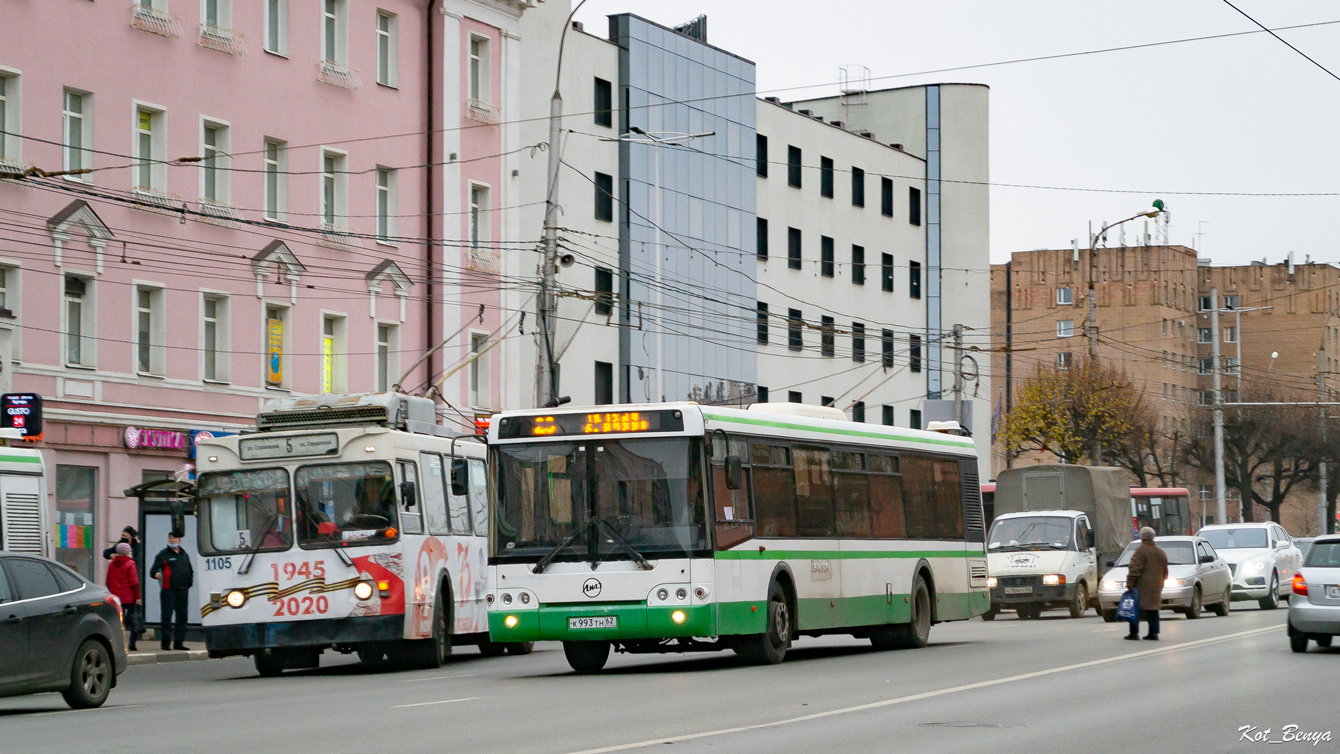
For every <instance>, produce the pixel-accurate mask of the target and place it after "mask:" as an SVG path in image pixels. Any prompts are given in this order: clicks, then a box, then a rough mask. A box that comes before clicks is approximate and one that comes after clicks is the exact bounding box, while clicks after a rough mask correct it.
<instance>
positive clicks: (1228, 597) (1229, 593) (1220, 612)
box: [1210, 587, 1233, 618]
mask: <svg viewBox="0 0 1340 754" xmlns="http://www.w3.org/2000/svg"><path fill="white" fill-rule="evenodd" d="M1232 603H1233V588H1232V587H1229V588H1228V589H1225V590H1224V600H1223V602H1220V603H1218V604H1216V605H1215V606H1214V607H1212V608H1210V609H1211V610H1213V611H1214V614H1215V615H1217V616H1219V617H1220V618H1223V617H1225V616H1227V615H1228V606H1229V605H1230V604H1232Z"/></svg>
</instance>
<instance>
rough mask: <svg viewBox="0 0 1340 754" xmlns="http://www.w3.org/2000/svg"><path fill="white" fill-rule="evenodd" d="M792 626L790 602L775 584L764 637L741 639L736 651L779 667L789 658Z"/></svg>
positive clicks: (756, 636) (782, 590)
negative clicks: (787, 654)
mask: <svg viewBox="0 0 1340 754" xmlns="http://www.w3.org/2000/svg"><path fill="white" fill-rule="evenodd" d="M792 626H793V618H792V616H791V602H790V600H788V599H787V594H786V590H785V589H783V588H782V585H781V584H778V583H777V582H775V581H774V582H772V586H771V587H770V588H769V589H768V623H767V628H766V629H765V630H764V632H763V633H761V634H754V635H752V636H744V637H741V638H740V643H739V644H736V645H735V652H736V654H738V655H740V656H741V657H743V658H745V660H747V661H749V662H752V663H756V664H758V665H776V664H777V663H779V662H781V661H782V660H784V659H786V649H787V647H789V646H790V645H791V635H792V633H791V632H792ZM872 641H873V639H872Z"/></svg>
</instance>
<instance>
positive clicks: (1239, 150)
mask: <svg viewBox="0 0 1340 754" xmlns="http://www.w3.org/2000/svg"><path fill="white" fill-rule="evenodd" d="M1233 2H1234V4H1235V5H1237V6H1238V7H1239V8H1241V9H1242V10H1244V11H1246V12H1247V13H1249V14H1251V15H1252V16H1253V17H1255V18H1256V20H1258V21H1260V22H1261V23H1263V24H1265V25H1266V26H1268V27H1271V28H1277V27H1280V26H1286V25H1295V24H1306V23H1316V22H1322V21H1340V3H1337V2H1335V1H1334V0H1329V1H1323V0H1288V1H1287V2H1277V1H1276V2H1267V1H1266V0H1233ZM621 12H632V13H637V14H638V15H641V16H644V17H646V18H649V19H651V20H653V21H656V22H658V23H663V24H666V25H674V24H678V23H682V22H684V21H688V20H690V19H692V18H693V17H695V16H697V15H698V14H700V13H702V14H706V15H707V17H708V41H709V42H711V43H712V44H714V45H716V46H718V47H722V48H724V49H726V50H729V51H731V52H734V53H736V54H739V55H741V56H743V57H746V58H749V59H751V60H753V61H754V62H755V63H757V64H758V87H759V91H760V92H761V93H762V92H765V91H766V90H776V89H784V88H790V87H798V86H803V85H817V86H815V87H813V88H809V89H796V90H791V91H783V92H773V93H775V94H776V95H777V96H780V97H782V98H783V99H788V98H789V99H796V98H800V97H808V96H815V95H819V94H832V93H835V92H836V90H837V87H836V81H837V76H838V69H839V66H841V65H843V64H849V63H858V64H861V65H864V66H867V67H869V68H870V70H871V75H872V76H874V77H876V81H875V82H874V83H873V88H880V87H883V86H902V85H909V84H919V83H930V82H935V81H956V82H974V83H985V84H988V85H990V87H991V102H990V106H991V116H990V117H991V145H990V149H991V180H992V182H993V183H995V184H1005V183H1014V184H1030V185H1042V186H1055V187H1063V188H1067V189H1122V190H1133V191H1137V192H1139V193H1131V194H1120V193H1097V192H1091V191H1077V190H1059V191H1058V190H1041V189H1032V188H1011V187H1007V186H1001V185H995V186H993V187H992V189H991V258H992V261H995V262H999V261H1003V260H1005V259H1007V258H1008V256H1009V253H1010V252H1011V251H1020V250H1028V249H1036V248H1058V247H1068V246H1069V245H1070V239H1072V238H1076V237H1079V238H1081V239H1084V238H1085V237H1086V234H1087V230H1088V224H1089V222H1090V221H1093V222H1094V224H1095V227H1096V226H1097V225H1098V223H1099V222H1101V221H1103V220H1108V221H1115V220H1119V219H1121V218H1124V217H1128V216H1130V215H1133V214H1135V213H1137V212H1140V211H1142V210H1144V209H1145V208H1147V207H1148V206H1149V204H1150V202H1151V201H1153V200H1154V199H1155V198H1162V199H1163V200H1164V202H1165V203H1167V205H1168V207H1169V209H1170V210H1171V211H1172V229H1171V240H1172V242H1173V243H1181V244H1187V245H1191V246H1195V247H1196V248H1197V249H1199V250H1200V252H1201V256H1209V257H1211V258H1212V259H1213V260H1214V262H1215V263H1216V264H1245V263H1246V262H1248V261H1250V260H1252V259H1261V258H1262V257H1266V258H1268V259H1269V260H1270V261H1271V262H1276V261H1279V260H1280V259H1282V258H1283V257H1284V255H1285V254H1286V253H1287V252H1288V251H1291V250H1292V251H1294V252H1295V256H1296V258H1297V259H1298V260H1299V261H1302V259H1303V258H1304V255H1306V254H1311V255H1312V257H1313V259H1316V260H1321V261H1327V262H1337V261H1340V259H1338V257H1340V254H1337V243H1336V238H1335V237H1336V229H1335V227H1334V226H1333V224H1332V221H1333V217H1334V216H1335V215H1336V208H1337V206H1340V196H1332V197H1259V196H1258V197H1250V196H1247V197H1244V196H1187V195H1179V194H1176V193H1174V192H1178V191H1181V192H1254V193H1267V192H1275V193H1299V192H1337V193H1340V149H1337V138H1340V136H1338V135H1337V133H1336V130H1337V129H1336V121H1337V115H1340V81H1337V80H1336V79H1334V78H1331V77H1330V76H1329V75H1327V73H1326V72H1324V71H1322V70H1320V69H1318V68H1317V67H1315V66H1313V64H1312V63H1309V62H1308V61H1307V60H1306V59H1304V58H1303V57H1301V56H1300V55H1298V53H1296V52H1294V51H1293V50H1290V49H1289V48H1288V47H1287V46H1285V45H1284V44H1282V43H1281V42H1279V41H1278V40H1276V39H1274V38H1272V37H1271V36H1270V35H1268V34H1265V33H1264V32H1262V33H1259V34H1253V35H1250V36H1240V37H1234V38H1230V39H1218V40H1209V41H1199V42H1186V43H1182V44H1175V45H1168V46H1163V47H1157V48H1153V49H1143V50H1133V51H1123V52H1109V53H1104V54H1099V55H1091V56H1085V57H1078V58H1067V59H1061V60H1048V61H1040V62H1028V63H1017V64H1013V65H1004V66H996V67H989V68H978V69H972V70H966V71H959V72H954V73H944V74H935V75H929V76H913V77H900V78H889V79H884V80H879V79H878V77H881V76H895V75H897V74H906V73H913V72H916V71H924V70H930V69H937V68H947V67H951V66H962V65H972V64H979V63H989V62H995V61H1004V60H1012V59H1017V58H1026V57H1035V56H1041V55H1054V54H1059V53H1067V52H1078V51H1084V50H1095V49H1102V48H1109V47H1118V46H1123V45H1133V44H1143V43H1149V42H1160V41H1165V40H1176V39H1185V38H1189V37H1201V36H1207V35H1213V34H1224V33H1231V32H1238V31H1247V30H1251V29H1255V28H1257V27H1255V26H1254V25H1252V23H1251V22H1250V21H1248V20H1247V19H1246V18H1243V17H1242V16H1240V15H1239V14H1238V13H1237V12H1236V11H1234V10H1233V8H1231V7H1229V6H1228V5H1227V4H1226V3H1225V2H1223V0H1177V1H1176V2H1168V1H1167V0H1164V1H1163V2H1154V1H1152V0H1123V1H1122V2H1107V3H1103V4H1102V7H1099V4H1098V3H1092V2H1074V0H1064V1H1062V0H1055V1H1042V0H1028V2H1008V3H1002V2H998V1H993V0H938V1H937V2H927V1H926V0H921V1H920V2H908V1H907V0H838V1H837V2H832V1H830V2H826V3H813V2H800V1H799V0H771V1H769V2H763V1H762V0H747V1H746V0H588V2H587V3H586V5H585V6H583V7H582V9H581V11H580V12H579V13H578V14H577V20H580V21H584V22H585V23H586V24H587V26H588V29H590V30H592V31H596V30H599V31H598V33H603V32H604V30H605V28H606V26H605V22H604V20H603V17H604V16H605V15H607V14H611V13H621ZM1279 34H1280V36H1282V37H1284V38H1285V39H1286V40H1288V41H1289V42H1290V43H1291V44H1293V45H1294V46H1296V47H1298V48H1299V49H1301V50H1302V51H1303V52H1306V53H1307V54H1308V55H1310V56H1311V57H1312V58H1314V59H1315V60H1317V61H1318V62H1320V63H1321V64H1322V65H1324V66H1326V67H1327V68H1329V69H1331V70H1332V71H1335V72H1336V73H1338V74H1340V23H1336V24H1333V25H1327V26H1320V27H1314V28H1309V29H1298V30H1292V31H1281V32H1279ZM876 136H877V137H880V136H882V135H881V134H876ZM881 140H882V141H888V140H889V139H888V138H882V139H881ZM947 177H948V176H947ZM1138 225H1139V222H1138V221H1137V223H1132V226H1138ZM1135 229H1136V228H1132V231H1133V232H1132V236H1131V237H1132V239H1133V236H1134V230H1135ZM1198 230H1200V231H1204V235H1203V236H1201V237H1200V238H1199V239H1197V238H1196V236H1195V234H1196V233H1197V231H1198ZM1109 240H1110V241H1111V242H1114V243H1115V241H1116V236H1115V233H1114V234H1111V235H1110V236H1109ZM1081 243H1083V240H1081Z"/></svg>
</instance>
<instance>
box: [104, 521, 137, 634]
mask: <svg viewBox="0 0 1340 754" xmlns="http://www.w3.org/2000/svg"><path fill="white" fill-rule="evenodd" d="M113 549H114V550H115V552H116V556H115V557H113V558H112V563H111V565H109V566H107V591H109V592H111V593H112V594H114V595H116V598H117V599H119V600H121V619H122V624H123V625H124V626H125V629H126V638H127V639H128V640H129V649H130V651H132V652H134V651H135V642H136V641H137V640H138V639H139V638H140V637H139V627H140V574H139V570H138V569H137V568H136V567H135V561H134V560H132V559H131V557H130V543H128V542H117V543H116V545H115V547H114V548H113Z"/></svg>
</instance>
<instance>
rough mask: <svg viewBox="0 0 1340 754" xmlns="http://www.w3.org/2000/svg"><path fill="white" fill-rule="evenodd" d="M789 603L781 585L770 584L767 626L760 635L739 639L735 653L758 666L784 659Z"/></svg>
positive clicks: (788, 637) (788, 640)
mask: <svg viewBox="0 0 1340 754" xmlns="http://www.w3.org/2000/svg"><path fill="white" fill-rule="evenodd" d="M791 631H792V619H791V603H790V602H789V601H788V600H787V598H786V590H784V589H782V585H781V584H778V583H777V582H775V581H774V582H772V588H771V589H769V590H768V625H767V630H766V631H765V632H764V633H761V634H753V635H752V636H742V637H740V643H739V644H736V645H735V652H736V653H737V654H739V655H740V656H741V657H743V658H745V660H747V661H748V662H751V663H755V664H758V665H776V664H777V663H779V662H781V661H782V660H784V659H786V648H787V647H788V646H790V644H791Z"/></svg>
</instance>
